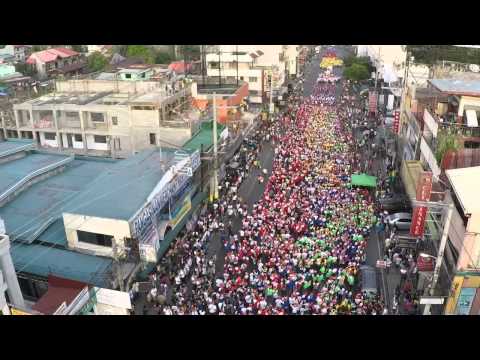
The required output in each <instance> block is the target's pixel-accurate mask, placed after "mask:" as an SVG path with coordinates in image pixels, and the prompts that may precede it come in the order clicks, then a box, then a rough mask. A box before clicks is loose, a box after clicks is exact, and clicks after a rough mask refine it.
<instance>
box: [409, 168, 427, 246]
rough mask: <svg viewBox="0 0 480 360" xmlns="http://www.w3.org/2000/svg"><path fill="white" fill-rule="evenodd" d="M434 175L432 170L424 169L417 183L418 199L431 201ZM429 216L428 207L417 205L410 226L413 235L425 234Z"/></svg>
mask: <svg viewBox="0 0 480 360" xmlns="http://www.w3.org/2000/svg"><path fill="white" fill-rule="evenodd" d="M432 177H433V174H432V172H431V171H424V172H423V173H422V174H420V177H419V179H418V184H417V196H416V198H417V201H429V200H430V195H431V193H432ZM426 217H427V207H426V206H417V207H415V209H414V210H413V214H412V225H411V227H410V235H411V236H413V237H417V236H423V232H424V230H425V219H426Z"/></svg>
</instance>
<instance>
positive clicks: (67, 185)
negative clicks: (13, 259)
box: [0, 154, 114, 245]
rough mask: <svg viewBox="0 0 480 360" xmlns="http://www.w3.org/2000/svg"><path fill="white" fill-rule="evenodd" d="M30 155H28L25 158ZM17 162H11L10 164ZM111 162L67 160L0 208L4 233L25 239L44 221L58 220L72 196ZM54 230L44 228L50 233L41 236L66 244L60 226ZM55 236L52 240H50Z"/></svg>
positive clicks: (94, 179) (69, 204)
mask: <svg viewBox="0 0 480 360" xmlns="http://www.w3.org/2000/svg"><path fill="white" fill-rule="evenodd" d="M40 155H41V154H40ZM31 156H32V155H29V156H27V158H29V157H31ZM41 156H45V155H41ZM22 160H23V159H22ZM18 161H19V160H17V161H14V162H13V164H15V163H18ZM113 165H114V163H113V162H112V161H108V160H106V161H100V160H80V159H76V160H74V161H72V162H70V163H68V164H67V165H66V166H65V170H64V171H63V172H61V173H59V174H57V175H54V176H52V177H49V178H47V179H45V180H43V181H40V182H38V183H36V184H34V185H32V186H31V187H30V188H28V189H27V190H26V191H24V192H22V193H20V194H19V195H18V196H17V197H16V198H15V199H13V200H12V201H10V202H9V203H7V204H6V205H4V206H3V207H0V217H2V218H3V220H4V221H5V227H6V230H7V233H8V234H9V235H10V236H11V237H12V238H13V239H15V238H17V237H18V238H19V239H27V238H28V236H29V235H30V234H32V233H34V232H35V231H36V230H37V229H39V228H40V227H41V226H42V225H43V224H45V222H46V221H47V220H49V219H51V218H57V219H61V218H62V213H63V212H64V211H65V209H66V208H67V206H72V204H71V199H72V198H73V197H74V196H75V195H76V194H78V193H79V192H80V191H82V190H84V189H85V188H87V187H88V186H89V185H90V184H92V183H93V182H94V181H96V179H97V178H98V177H99V176H100V175H101V173H102V172H103V171H104V170H106V169H108V168H109V167H111V166H113ZM1 175H2V174H1V173H0V178H2V176H1ZM53 225H55V224H53ZM53 225H51V226H53ZM56 226H58V224H57V225H56ZM54 230H55V231H56V233H55V234H53V233H52V230H51V229H50V228H48V229H47V231H50V233H47V234H45V233H44V234H42V236H41V237H40V238H42V237H43V238H45V239H47V241H49V242H54V243H57V244H63V245H66V241H65V240H64V239H65V234H64V232H65V231H64V230H62V231H59V228H55V229H54ZM54 237H55V239H54V240H52V239H53V238H54Z"/></svg>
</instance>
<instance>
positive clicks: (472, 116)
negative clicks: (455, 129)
mask: <svg viewBox="0 0 480 360" xmlns="http://www.w3.org/2000/svg"><path fill="white" fill-rule="evenodd" d="M466 113H467V126H468V127H478V119H477V112H476V111H475V110H467V111H466Z"/></svg>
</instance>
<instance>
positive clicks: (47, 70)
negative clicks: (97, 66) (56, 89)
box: [26, 48, 87, 79]
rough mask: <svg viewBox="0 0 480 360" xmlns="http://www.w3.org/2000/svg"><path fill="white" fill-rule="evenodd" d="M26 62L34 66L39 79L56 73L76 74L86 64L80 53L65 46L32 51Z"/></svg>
mask: <svg viewBox="0 0 480 360" xmlns="http://www.w3.org/2000/svg"><path fill="white" fill-rule="evenodd" d="M26 62H27V64H29V65H32V66H34V67H35V69H36V71H37V76H38V77H39V78H41V79H45V78H48V77H53V76H56V75H59V74H60V75H72V74H78V73H80V72H81V71H82V69H83V68H85V67H86V66H87V63H86V61H85V60H84V58H83V57H82V55H81V54H80V53H78V52H76V51H74V50H71V49H67V48H54V49H47V50H43V51H37V52H34V53H32V54H31V55H30V56H29V57H28V59H27V61H26Z"/></svg>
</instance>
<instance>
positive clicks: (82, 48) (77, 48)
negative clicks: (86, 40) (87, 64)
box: [70, 45, 87, 53]
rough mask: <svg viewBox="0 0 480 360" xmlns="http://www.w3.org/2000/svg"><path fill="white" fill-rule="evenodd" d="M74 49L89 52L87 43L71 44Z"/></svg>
mask: <svg viewBox="0 0 480 360" xmlns="http://www.w3.org/2000/svg"><path fill="white" fill-rule="evenodd" d="M70 47H71V48H72V50H73V51H76V52H79V53H84V52H87V47H86V46H85V45H70Z"/></svg>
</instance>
